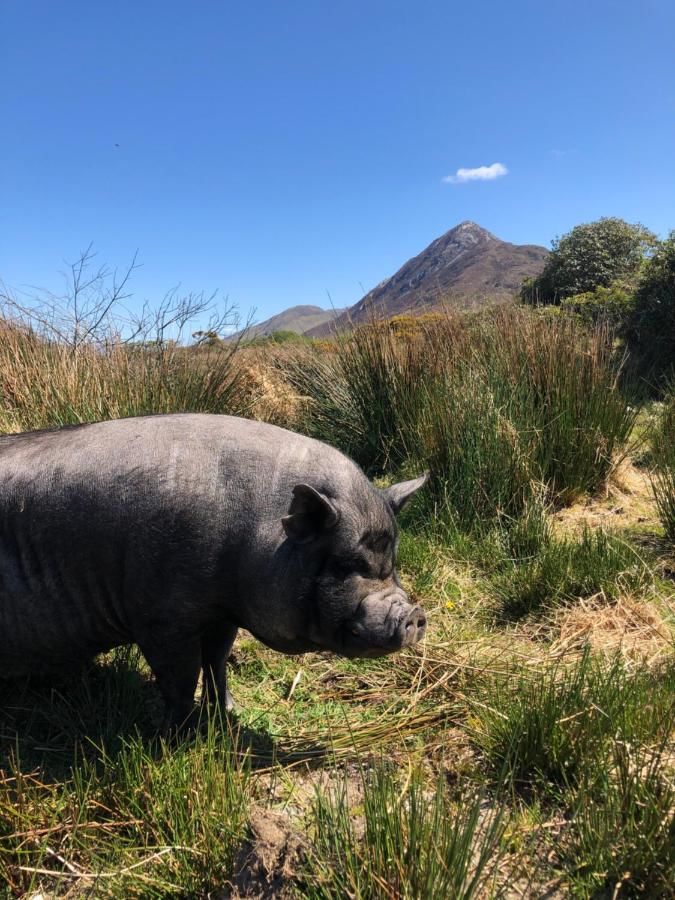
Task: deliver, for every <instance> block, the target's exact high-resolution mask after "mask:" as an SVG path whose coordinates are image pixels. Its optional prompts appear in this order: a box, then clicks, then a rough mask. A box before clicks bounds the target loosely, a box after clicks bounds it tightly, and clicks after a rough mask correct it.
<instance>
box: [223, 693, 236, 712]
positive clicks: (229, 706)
mask: <svg viewBox="0 0 675 900" xmlns="http://www.w3.org/2000/svg"><path fill="white" fill-rule="evenodd" d="M236 711H237V704H236V703H235V702H234V697H233V696H232V694H231V693H230V692H229V691H225V712H226V713H235V712H236Z"/></svg>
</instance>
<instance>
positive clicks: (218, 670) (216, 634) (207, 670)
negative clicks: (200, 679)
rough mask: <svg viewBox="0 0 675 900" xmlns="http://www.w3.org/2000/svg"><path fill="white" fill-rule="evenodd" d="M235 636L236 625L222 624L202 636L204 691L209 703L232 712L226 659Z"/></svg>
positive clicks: (232, 704) (232, 705)
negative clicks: (217, 704)
mask: <svg viewBox="0 0 675 900" xmlns="http://www.w3.org/2000/svg"><path fill="white" fill-rule="evenodd" d="M236 636H237V626H236V625H229V624H226V625H222V626H220V628H214V629H212V630H210V631H208V632H207V633H206V634H204V635H203V636H202V669H203V673H204V691H205V694H206V699H207V701H208V702H209V703H210V704H212V705H213V704H215V703H216V702H218V703H219V704H220V707H221V709H224V710H226V711H227V712H232V710H233V709H234V700H233V699H232V694H231V693H230V692H229V691H228V689H227V671H226V668H227V659H228V657H229V655H230V651H231V650H232V644H233V643H234V639H235V637H236Z"/></svg>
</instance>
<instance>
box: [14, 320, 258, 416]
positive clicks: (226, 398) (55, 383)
mask: <svg viewBox="0 0 675 900" xmlns="http://www.w3.org/2000/svg"><path fill="white" fill-rule="evenodd" d="M236 349H237V348H236V346H233V347H227V346H226V347H222V346H216V347H206V346H205V347H189V348H188V347H180V346H178V345H174V344H170V343H168V344H163V345H162V344H155V345H152V344H150V345H139V346H134V345H127V344H124V343H120V342H115V341H112V340H111V341H108V342H104V343H102V344H98V343H97V344H94V343H87V344H81V345H80V346H78V347H76V348H73V347H70V346H68V345H67V344H64V343H61V342H57V341H55V340H47V339H45V338H43V337H41V336H38V335H37V334H35V333H34V332H32V331H30V330H27V329H25V328H24V327H22V326H18V325H12V324H11V323H6V324H5V325H4V327H3V328H2V330H1V331H0V430H2V431H5V432H13V431H24V430H29V429H36V428H45V427H55V426H61V425H70V424H75V423H79V422H90V421H97V420H101V419H113V418H120V417H123V416H136V415H145V414H151V413H166V412H187V411H191V412H216V413H223V412H234V413H242V412H245V411H246V410H247V408H248V406H249V405H250V403H251V397H250V396H249V395H248V393H247V391H246V390H245V388H244V385H243V384H242V382H241V380H240V376H239V371H238V369H237V366H236V365H235V355H236Z"/></svg>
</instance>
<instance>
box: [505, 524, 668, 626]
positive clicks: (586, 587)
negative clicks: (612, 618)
mask: <svg viewBox="0 0 675 900" xmlns="http://www.w3.org/2000/svg"><path fill="white" fill-rule="evenodd" d="M502 568H504V567H502ZM505 568H506V571H505V572H504V571H502V572H499V573H498V574H497V575H496V576H494V577H493V578H492V593H493V595H494V597H495V599H496V601H497V604H498V611H499V613H500V614H501V615H502V616H503V617H504V618H506V619H517V618H520V617H521V616H524V615H528V614H530V613H535V612H541V611H542V610H548V611H550V610H551V609H554V608H555V607H556V606H560V605H561V604H568V605H569V604H571V603H573V602H574V601H575V600H578V599H585V598H589V597H593V596H595V595H602V597H603V599H604V600H605V601H608V602H611V601H613V600H617V599H618V598H619V597H620V596H621V595H623V594H629V593H632V592H634V591H639V590H640V589H644V588H646V586H647V585H648V584H649V583H650V582H651V581H652V579H653V576H652V573H651V570H650V567H649V566H648V564H647V563H646V562H645V560H644V559H643V558H642V556H641V555H640V554H639V553H638V551H637V550H636V549H635V548H634V547H633V546H632V545H631V544H630V543H629V542H628V541H626V540H625V539H623V538H622V537H619V536H617V535H612V534H610V533H608V532H606V531H603V530H602V529H599V528H598V529H595V530H591V529H590V528H588V527H587V526H586V527H584V528H583V529H582V531H581V533H580V535H579V536H578V537H576V538H569V537H561V538H555V537H553V536H549V538H548V540H546V541H545V542H544V543H542V545H541V547H540V548H539V549H538V552H537V550H536V548H535V549H534V552H532V554H531V555H529V556H525V555H522V554H521V555H520V556H518V557H515V558H513V559H512V561H511V562H510V564H508V565H507V566H506V567H505Z"/></svg>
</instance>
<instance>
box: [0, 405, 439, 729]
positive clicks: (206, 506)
mask: <svg viewBox="0 0 675 900" xmlns="http://www.w3.org/2000/svg"><path fill="white" fill-rule="evenodd" d="M424 480H425V479H424V477H422V478H418V479H416V480H414V481H410V482H404V483H402V484H398V485H394V486H392V487H391V488H388V489H387V490H379V489H377V488H376V487H374V486H373V485H372V484H371V483H370V481H368V479H367V478H366V477H365V475H364V474H363V472H362V471H361V469H359V468H358V466H356V465H355V464H354V463H353V462H352V461H351V460H349V459H348V458H347V457H345V456H343V455H342V454H341V453H339V452H338V451H337V450H335V449H333V448H332V447H329V446H328V445H326V444H323V443H321V442H319V441H315V440H312V439H310V438H307V437H303V436H301V435H298V434H295V433H293V432H290V431H286V430H284V429H282V428H277V427H275V426H273V425H266V424H262V423H259V422H253V421H248V420H246V419H238V418H234V417H231V416H214V415H191V414H186V415H165V416H148V417H143V418H130V419H120V420H116V421H111V422H101V423H98V424H93V425H81V426H76V427H72V428H64V429H60V430H55V431H42V432H30V433H27V434H21V435H6V436H3V437H0V675H27V674H31V673H34V672H41V671H42V672H44V671H45V670H47V671H48V670H50V669H53V668H59V667H60V668H63V667H67V668H70V667H72V666H73V664H74V663H75V662H77V661H78V659H82V660H85V659H87V658H90V657H92V656H94V655H95V654H97V653H99V652H101V651H105V650H109V649H111V648H112V647H116V646H119V645H122V644H128V643H132V642H134V643H137V644H138V645H139V647H140V649H141V651H142V653H143V655H144V656H145V658H146V659H147V661H148V663H149V665H150V667H151V669H152V671H153V673H154V675H155V677H156V679H157V683H158V685H159V688H160V690H161V692H162V694H163V696H164V699H165V701H166V707H167V724H168V725H178V724H180V723H181V722H183V721H184V720H185V719H186V717H187V716H188V714H189V713H190V711H191V710H192V707H193V702H194V693H195V688H196V685H197V681H198V676H199V672H200V669H202V670H203V672H204V684H205V686H206V691H207V696H208V697H209V699H211V700H215V699H218V700H219V701H220V702H221V703H222V704H223V705H224V706H227V707H228V708H229V706H230V705H231V698H230V696H229V693H228V691H227V687H226V677H225V664H226V661H227V657H228V655H229V653H230V650H231V647H232V643H233V641H234V638H235V635H236V633H237V629H238V628H246V629H248V630H249V631H250V632H251V633H252V634H253V635H255V637H257V638H258V639H259V640H260V641H262V642H263V643H264V644H267V646H269V647H272V648H273V649H275V650H279V651H281V652H282V653H304V652H305V651H310V650H331V651H334V652H335V653H338V654H340V655H343V656H350V657H357V656H378V655H382V654H385V653H391V652H393V651H395V650H398V649H400V648H402V647H406V646H409V645H412V644H414V643H416V642H417V641H418V640H419V639H420V638H421V637H422V636H423V634H424V631H425V627H426V622H425V617H424V614H423V612H422V610H421V609H420V608H419V607H414V606H413V605H412V604H411V603H410V601H409V600H408V597H407V596H406V594H405V592H404V591H403V590H402V588H401V586H400V583H399V581H398V578H397V575H396V570H395V552H396V542H397V529H396V523H395V520H394V513H395V512H397V511H398V509H400V507H401V506H402V505H403V503H405V502H406V500H407V499H408V498H409V497H410V496H411V495H412V494H413V493H414V492H415V491H416V490H418V489H419V488H420V487H421V486H422V484H423V483H424Z"/></svg>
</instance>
